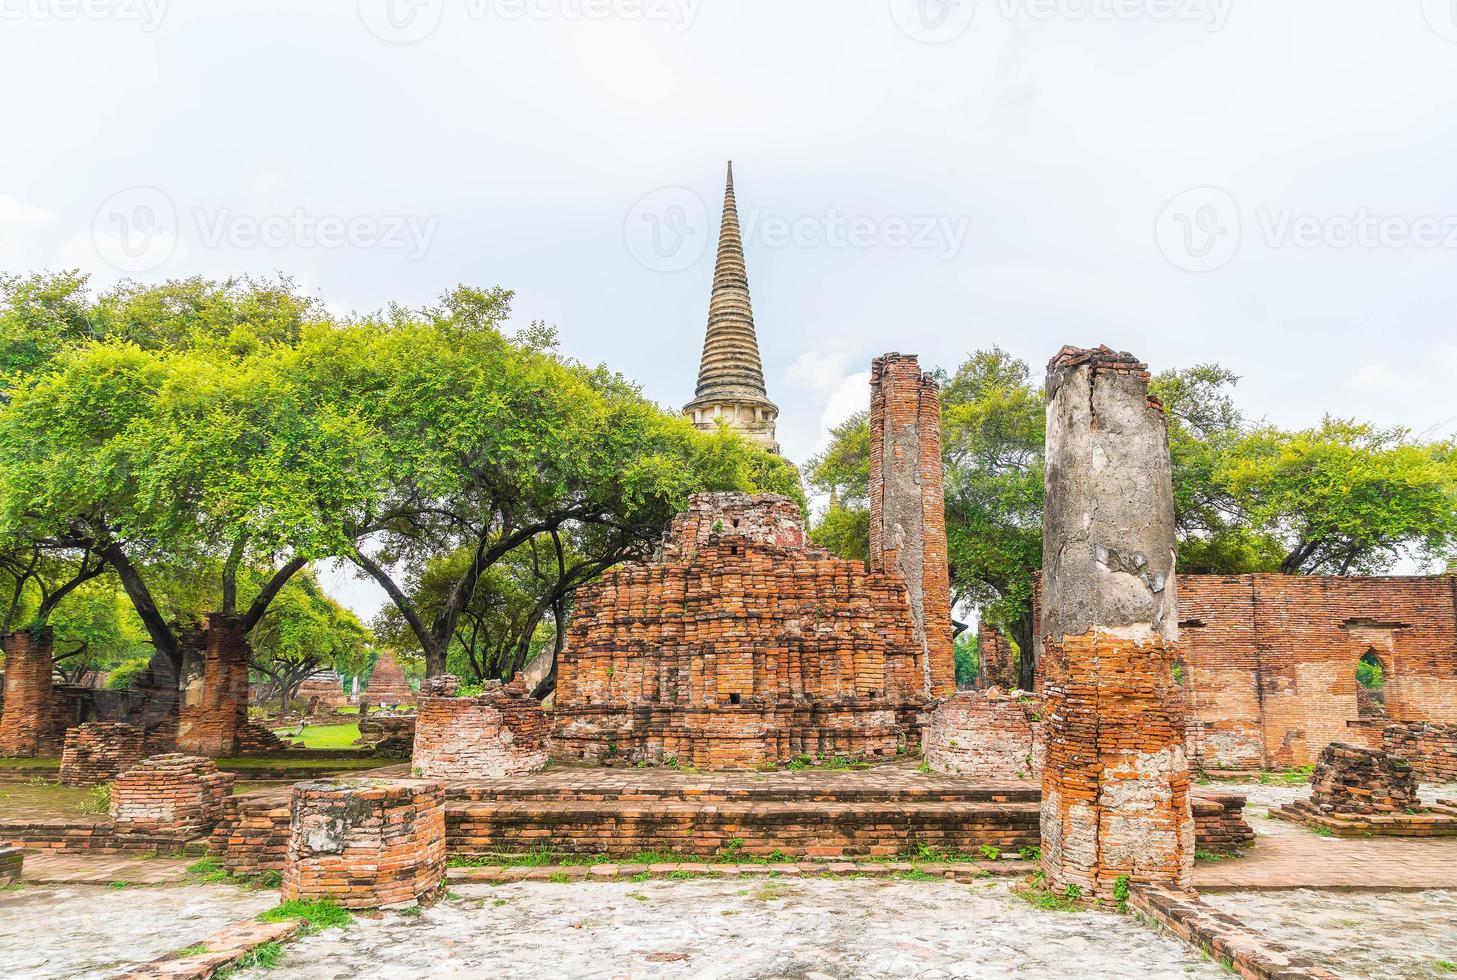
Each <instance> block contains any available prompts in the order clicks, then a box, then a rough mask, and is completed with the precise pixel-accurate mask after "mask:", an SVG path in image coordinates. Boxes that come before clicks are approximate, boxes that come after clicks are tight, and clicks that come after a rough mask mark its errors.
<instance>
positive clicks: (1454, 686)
mask: <svg viewBox="0 0 1457 980" xmlns="http://www.w3.org/2000/svg"><path fill="white" fill-rule="evenodd" d="M1178 592H1179V621H1180V644H1179V647H1180V650H1179V659H1180V662H1181V663H1182V665H1183V668H1184V690H1185V694H1186V695H1187V697H1188V700H1189V705H1190V709H1191V712H1192V717H1193V718H1194V719H1195V721H1196V722H1197V724H1196V725H1195V726H1193V730H1192V731H1191V733H1190V735H1191V739H1190V742H1191V745H1190V750H1191V752H1192V754H1193V756H1194V758H1195V759H1196V760H1197V761H1198V762H1199V764H1200V765H1201V766H1202V767H1203V768H1205V769H1230V770H1253V769H1260V768H1278V767H1290V766H1301V765H1309V764H1311V763H1313V762H1315V759H1316V756H1317V755H1319V753H1320V751H1321V749H1323V748H1324V747H1325V746H1326V745H1328V744H1330V743H1331V742H1338V741H1345V740H1347V739H1348V738H1350V737H1351V736H1350V732H1349V727H1350V726H1349V724H1348V723H1350V722H1355V721H1357V720H1359V719H1360V717H1361V710H1360V707H1359V704H1358V698H1357V683H1356V663H1357V662H1358V661H1359V660H1360V659H1361V657H1362V656H1363V655H1364V654H1366V653H1368V652H1372V653H1375V655H1376V657H1377V658H1378V659H1379V660H1380V662H1381V665H1382V668H1383V670H1384V673H1385V680H1386V684H1385V693H1386V711H1387V714H1388V716H1389V717H1390V719H1391V720H1392V721H1393V722H1424V721H1425V722H1439V723H1445V724H1454V723H1457V576H1438V577H1429V578H1334V577H1318V576H1290V575H1239V576H1220V575H1181V576H1179V578H1178Z"/></svg>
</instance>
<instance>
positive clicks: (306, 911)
mask: <svg viewBox="0 0 1457 980" xmlns="http://www.w3.org/2000/svg"><path fill="white" fill-rule="evenodd" d="M290 919H298V920H299V921H301V922H302V923H303V924H304V928H303V934H304V935H313V934H314V933H316V932H319V931H320V930H322V929H343V928H345V927H346V926H348V925H349V924H350V923H351V922H353V921H354V915H353V914H352V913H351V912H350V911H349V910H348V909H345V908H341V907H340V906H339V905H338V904H337V903H335V902H330V901H312V902H305V901H299V900H297V899H295V900H294V901H292V902H284V903H282V904H280V905H275V906H274V907H273V908H271V909H269V910H268V911H267V912H264V913H263V914H261V915H259V916H258V921H259V922H286V921H288V920H290Z"/></svg>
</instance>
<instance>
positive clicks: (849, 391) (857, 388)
mask: <svg viewBox="0 0 1457 980" xmlns="http://www.w3.org/2000/svg"><path fill="white" fill-rule="evenodd" d="M869 407H870V372H869V371H857V372H855V373H854V374H852V375H850V376H848V377H846V378H844V379H843V380H841V381H840V384H839V386H838V387H836V388H835V390H834V393H833V394H831V395H830V397H829V398H827V399H826V400H825V408H824V411H823V412H821V413H820V437H819V444H818V447H819V449H820V450H823V449H824V448H825V447H826V446H828V445H829V444H830V429H832V428H834V427H835V426H837V425H839V424H840V423H841V422H843V421H845V420H846V419H848V418H849V417H850V416H852V415H854V414H855V413H856V412H863V411H865V410H866V409H867V408H869Z"/></svg>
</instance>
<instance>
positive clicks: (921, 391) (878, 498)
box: [870, 354, 956, 697]
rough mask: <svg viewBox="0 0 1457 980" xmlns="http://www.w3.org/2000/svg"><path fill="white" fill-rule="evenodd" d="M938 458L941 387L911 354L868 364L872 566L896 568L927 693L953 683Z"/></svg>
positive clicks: (945, 690) (948, 689)
mask: <svg viewBox="0 0 1457 980" xmlns="http://www.w3.org/2000/svg"><path fill="white" fill-rule="evenodd" d="M942 481H943V476H942V466H941V392H940V389H939V387H938V386H937V385H936V382H935V380H933V379H932V377H931V376H930V375H929V374H922V373H921V369H920V365H919V363H918V362H917V360H916V358H915V356H913V355H902V354H886V355H884V356H883V357H877V358H876V359H875V361H874V363H873V364H872V365H871V369H870V567H871V569H872V570H873V571H877V572H887V571H890V572H899V573H900V576H901V578H902V580H903V581H904V582H905V584H906V590H907V596H908V598H909V601H910V612H911V624H912V629H913V632H914V636H915V638H916V641H917V643H918V644H919V645H920V647H921V663H920V667H921V671H922V677H923V681H924V684H925V690H926V693H927V694H928V695H930V696H934V697H945V696H947V695H949V694H951V693H952V692H954V691H955V690H956V665H955V660H954V655H953V653H952V635H951V628H952V624H951V571H950V566H949V564H948V560H947V552H946V499H945V493H944V490H943V482H942Z"/></svg>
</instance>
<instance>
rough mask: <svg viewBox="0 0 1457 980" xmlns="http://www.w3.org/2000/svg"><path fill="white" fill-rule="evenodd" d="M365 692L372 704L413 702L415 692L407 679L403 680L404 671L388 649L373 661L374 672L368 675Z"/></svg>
mask: <svg viewBox="0 0 1457 980" xmlns="http://www.w3.org/2000/svg"><path fill="white" fill-rule="evenodd" d="M365 693H366V694H367V695H368V697H369V703H370V704H373V705H381V704H414V703H415V692H414V691H413V690H412V689H411V688H410V683H409V681H407V680H405V672H404V670H403V669H402V668H401V667H400V662H399V661H398V660H396V659H395V655H394V654H392V653H390V652H389V651H388V650H386V651H384V652H383V653H381V654H380V655H379V660H377V661H375V664H374V672H373V673H371V674H370V675H369V684H368V685H367V686H366V687H365Z"/></svg>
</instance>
